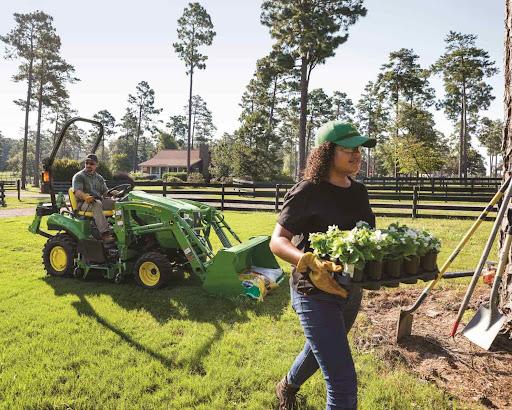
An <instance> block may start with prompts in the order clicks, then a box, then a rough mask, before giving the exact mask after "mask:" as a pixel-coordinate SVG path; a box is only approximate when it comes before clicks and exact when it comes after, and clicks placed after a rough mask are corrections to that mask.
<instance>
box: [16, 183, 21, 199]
mask: <svg viewBox="0 0 512 410" xmlns="http://www.w3.org/2000/svg"><path fill="white" fill-rule="evenodd" d="M16 190H17V191H18V201H21V181H20V180H19V179H17V180H16Z"/></svg>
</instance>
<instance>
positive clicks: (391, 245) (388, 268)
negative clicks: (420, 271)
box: [382, 224, 403, 278]
mask: <svg viewBox="0 0 512 410" xmlns="http://www.w3.org/2000/svg"><path fill="white" fill-rule="evenodd" d="M385 233H386V239H385V241H383V243H382V248H383V258H384V259H383V271H384V274H385V276H388V277H390V278H398V277H400V275H401V274H402V265H403V254H402V248H403V242H402V240H401V233H400V231H399V230H398V229H397V227H396V226H393V224H392V225H390V226H389V227H388V229H386V230H385Z"/></svg>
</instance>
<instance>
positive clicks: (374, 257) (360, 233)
mask: <svg viewBox="0 0 512 410" xmlns="http://www.w3.org/2000/svg"><path fill="white" fill-rule="evenodd" d="M356 227H357V231H356V233H355V235H354V236H355V238H354V245H355V246H356V247H357V248H358V250H359V251H360V253H362V255H363V259H364V261H365V265H364V273H365V276H366V278H367V279H369V280H380V279H381V278H382V257H383V255H384V249H383V246H382V245H383V242H384V241H385V240H386V236H387V234H385V233H383V232H382V231H381V230H379V229H377V230H375V229H373V228H371V227H370V225H368V224H367V223H366V222H362V221H361V222H358V224H357V226H356Z"/></svg>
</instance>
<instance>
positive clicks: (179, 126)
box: [165, 115, 188, 149]
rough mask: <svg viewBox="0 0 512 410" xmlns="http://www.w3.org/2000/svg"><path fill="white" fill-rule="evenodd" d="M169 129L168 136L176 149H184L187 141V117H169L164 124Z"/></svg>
mask: <svg viewBox="0 0 512 410" xmlns="http://www.w3.org/2000/svg"><path fill="white" fill-rule="evenodd" d="M165 125H166V127H167V128H169V135H170V136H171V137H172V138H173V139H174V142H175V143H176V144H177V146H178V148H180V149H182V148H183V147H186V145H187V143H186V139H187V129H188V124H187V117H185V116H184V115H171V117H170V118H169V121H168V122H167V123H166V124H165Z"/></svg>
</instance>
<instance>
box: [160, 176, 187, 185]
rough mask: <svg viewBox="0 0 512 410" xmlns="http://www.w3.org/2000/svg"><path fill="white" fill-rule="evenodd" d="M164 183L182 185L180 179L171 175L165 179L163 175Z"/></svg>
mask: <svg viewBox="0 0 512 410" xmlns="http://www.w3.org/2000/svg"><path fill="white" fill-rule="evenodd" d="M164 181H165V182H169V183H171V184H182V183H183V180H182V179H180V178H178V177H175V176H173V175H169V176H167V177H165V175H164Z"/></svg>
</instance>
